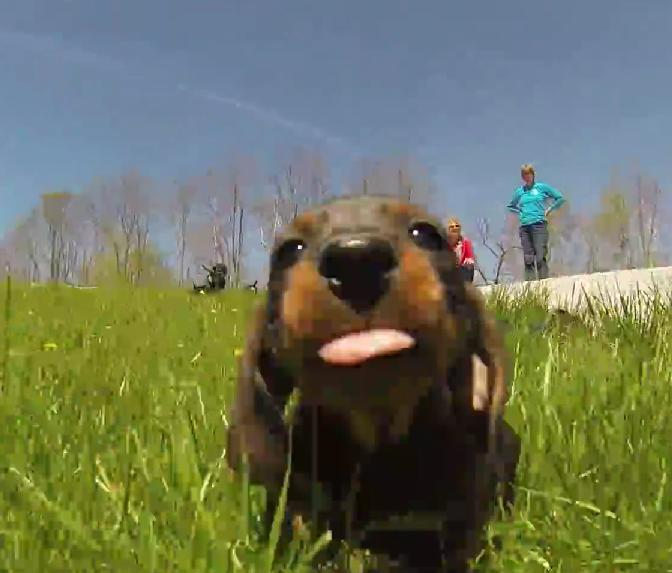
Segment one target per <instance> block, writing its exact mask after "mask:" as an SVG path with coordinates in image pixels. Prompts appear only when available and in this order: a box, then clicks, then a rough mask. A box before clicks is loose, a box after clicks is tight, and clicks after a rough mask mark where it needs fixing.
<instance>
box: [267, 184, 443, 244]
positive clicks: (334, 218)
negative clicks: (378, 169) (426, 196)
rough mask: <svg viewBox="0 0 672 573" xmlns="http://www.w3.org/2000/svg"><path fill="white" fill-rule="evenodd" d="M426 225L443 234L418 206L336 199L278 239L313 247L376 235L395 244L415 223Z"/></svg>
mask: <svg viewBox="0 0 672 573" xmlns="http://www.w3.org/2000/svg"><path fill="white" fill-rule="evenodd" d="M415 222H426V223H430V224H432V225H434V226H435V227H436V228H437V230H438V231H439V232H440V233H443V229H442V228H441V225H440V222H439V221H438V219H436V218H435V217H433V216H432V215H430V214H429V213H427V212H426V211H425V210H424V209H422V208H421V207H419V206H417V205H413V204H409V203H406V202H404V201H400V200H399V199H395V198H393V197H380V196H357V197H343V198H339V199H335V200H333V201H330V202H328V203H325V204H323V205H320V206H318V207H316V208H314V209H312V210H309V211H306V212H304V213H302V214H300V215H299V216H297V217H296V218H295V219H294V220H293V221H292V222H291V223H290V225H288V227H287V228H286V229H285V230H284V232H283V233H282V234H281V236H280V237H279V238H278V242H282V241H283V240H286V239H287V238H291V237H297V238H299V237H300V238H301V239H303V240H305V241H307V242H308V243H312V244H313V245H317V244H320V243H322V242H324V241H328V240H329V239H331V238H335V237H340V236H348V235H359V234H375V235H378V236H384V237H386V238H389V239H391V240H394V241H395V242H396V241H397V240H398V239H400V238H404V237H405V236H406V234H407V232H408V229H409V227H410V225H411V224H412V223H415Z"/></svg>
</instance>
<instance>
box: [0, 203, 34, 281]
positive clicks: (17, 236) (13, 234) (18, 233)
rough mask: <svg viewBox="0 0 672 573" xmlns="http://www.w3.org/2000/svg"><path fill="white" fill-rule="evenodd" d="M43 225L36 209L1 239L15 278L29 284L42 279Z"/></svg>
mask: <svg viewBox="0 0 672 573" xmlns="http://www.w3.org/2000/svg"><path fill="white" fill-rule="evenodd" d="M43 236H44V224H43V220H42V217H41V214H40V209H39V208H38V207H33V209H31V211H30V213H29V214H28V215H27V216H26V217H23V218H22V219H20V220H19V222H18V223H17V225H16V226H15V227H14V228H13V229H11V230H10V231H9V232H8V233H7V234H6V235H5V237H4V238H3V244H4V246H5V249H6V252H7V257H8V260H9V262H10V264H11V266H12V268H13V269H14V273H15V275H17V276H21V277H22V278H23V279H24V280H26V281H29V282H38V281H40V279H41V277H42V264H41V262H42V260H43V251H42V247H43V246H44V241H43Z"/></svg>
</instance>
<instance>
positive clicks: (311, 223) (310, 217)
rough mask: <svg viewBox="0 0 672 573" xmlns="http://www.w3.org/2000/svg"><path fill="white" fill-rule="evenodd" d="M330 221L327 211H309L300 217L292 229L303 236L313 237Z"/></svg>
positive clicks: (296, 219) (295, 220) (294, 222)
mask: <svg viewBox="0 0 672 573" xmlns="http://www.w3.org/2000/svg"><path fill="white" fill-rule="evenodd" d="M328 219H329V214H328V213H327V212H326V211H325V210H321V211H318V212H315V211H309V212H306V213H301V214H300V215H298V216H297V217H296V218H295V219H294V221H293V222H292V227H294V229H295V230H296V232H298V233H299V234H301V235H312V234H313V233H315V231H316V230H317V228H318V227H319V226H320V225H323V224H324V223H326V222H327V220H328Z"/></svg>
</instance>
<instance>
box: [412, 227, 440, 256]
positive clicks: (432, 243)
mask: <svg viewBox="0 0 672 573" xmlns="http://www.w3.org/2000/svg"><path fill="white" fill-rule="evenodd" d="M408 234H409V236H410V237H411V239H412V240H413V242H414V243H415V244H416V245H418V247H420V248H422V249H427V250H428V251H440V250H441V249H443V248H445V246H446V241H445V239H444V238H443V236H442V235H441V233H440V232H439V230H438V229H437V228H436V227H435V226H434V225H431V224H430V223H415V224H414V225H412V226H411V228H410V229H409V230H408Z"/></svg>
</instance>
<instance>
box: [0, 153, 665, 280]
mask: <svg viewBox="0 0 672 573" xmlns="http://www.w3.org/2000/svg"><path fill="white" fill-rule="evenodd" d="M343 191H346V192H349V193H362V194H367V193H372V194H373V193H376V194H378V193H383V194H393V195H397V196H399V197H401V198H403V199H404V200H408V201H417V202H421V203H427V202H429V201H432V200H434V199H435V200H436V202H437V203H440V199H441V197H440V196H439V195H438V194H437V193H436V186H435V184H434V183H433V181H432V179H431V177H430V175H429V171H428V170H427V169H426V168H425V167H424V166H423V165H422V164H420V163H418V162H416V161H414V160H412V159H411V158H408V157H386V158H382V159H364V160H361V161H360V162H358V163H357V164H356V165H355V166H354V168H353V171H352V174H351V176H350V177H349V178H348V179H347V181H346V182H345V184H344V186H343V188H340V189H334V188H333V182H332V178H331V175H330V169H329V165H328V162H327V160H326V159H325V157H324V156H323V155H321V154H320V153H319V152H316V151H312V150H306V149H298V150H295V151H293V152H291V153H289V154H288V155H287V157H286V158H285V159H284V160H282V161H281V162H280V163H279V165H278V167H277V169H275V170H274V172H273V173H271V174H270V175H268V174H265V173H263V170H262V169H260V167H259V165H258V164H257V163H256V162H255V160H254V159H252V158H245V157H239V158H235V159H233V160H231V161H230V162H229V163H228V164H225V165H223V166H222V167H221V168H212V169H208V170H206V171H205V172H204V173H202V174H197V175H195V176H193V177H189V178H185V179H183V180H174V181H170V182H162V181H156V180H153V179H151V178H149V177H146V176H144V175H143V174H142V173H140V172H139V171H138V170H130V171H128V172H126V173H124V174H121V175H119V176H117V177H112V178H107V179H97V180H94V181H91V182H90V183H89V184H88V185H86V186H85V187H84V188H83V189H81V190H77V191H74V190H63V189H61V190H53V191H48V192H45V193H43V194H42V196H41V198H40V201H39V204H37V205H36V206H35V207H34V208H33V209H32V210H31V211H30V212H29V213H27V214H26V215H25V216H23V217H22V218H21V219H20V220H19V221H18V222H17V223H16V225H15V226H14V227H13V228H11V229H10V230H9V231H7V232H6V233H5V235H4V237H3V238H2V241H1V242H0V262H1V263H2V268H3V269H4V272H7V269H11V272H12V275H13V276H15V277H16V278H19V279H21V280H24V281H29V282H48V281H51V282H67V283H71V284H78V285H98V284H110V283H115V282H123V283H129V284H132V285H151V284H179V285H183V284H185V283H188V282H190V281H191V280H194V277H195V275H196V274H197V273H198V269H200V268H201V265H203V264H205V265H209V264H212V263H221V262H223V263H225V264H226V265H227V267H228V268H229V275H230V277H231V281H232V283H233V285H240V284H242V283H243V282H244V281H246V280H251V277H249V276H248V269H247V267H246V261H247V260H248V257H249V255H250V253H251V252H252V251H253V250H255V249H262V250H266V251H267V250H268V249H269V247H270V245H271V244H272V242H273V240H274V238H275V235H276V234H277V232H278V231H279V230H280V229H281V228H282V227H283V226H284V225H285V224H286V223H287V222H288V221H289V220H290V219H291V218H292V217H294V216H295V215H296V214H297V213H298V212H300V211H302V210H303V209H305V208H307V207H309V206H310V205H312V204H315V203H319V202H321V201H323V200H325V199H327V198H328V197H330V196H332V195H337V194H340V193H341V192H343ZM567 195H568V198H569V201H568V204H567V205H566V206H565V207H563V209H561V210H560V211H559V212H557V213H556V214H554V215H553V216H552V219H551V221H550V228H551V239H550V246H549V261H550V264H551V270H552V273H553V274H555V275H562V274H575V273H583V272H586V273H591V272H598V271H606V270H613V269H621V268H635V267H650V266H659V265H664V264H668V262H669V258H668V253H667V252H666V249H665V244H666V239H665V237H664V236H663V235H662V234H661V222H662V221H663V220H666V219H665V208H666V205H665V198H666V196H665V194H664V193H663V190H662V188H661V187H660V185H659V184H658V182H657V181H656V180H655V179H654V178H651V177H648V176H645V175H642V174H639V173H635V174H634V175H632V174H631V175H627V176H620V175H617V176H614V177H612V180H611V181H610V182H609V183H608V184H607V185H606V186H605V188H604V189H603V190H602V192H601V196H600V203H599V206H598V208H597V209H596V210H595V211H594V212H592V213H588V214H583V213H574V212H573V211H572V208H571V199H572V194H571V192H568V193H567ZM502 212H503V213H504V210H502ZM502 221H503V223H501V224H498V223H493V222H491V221H490V220H488V219H485V218H483V219H479V220H477V221H475V222H474V224H473V225H471V229H470V231H471V234H472V239H473V240H474V244H475V247H476V249H477V251H479V250H480V255H481V256H480V257H479V264H478V269H477V270H478V273H479V275H480V278H481V280H483V281H484V282H489V283H499V282H506V281H510V280H518V279H520V278H521V271H522V255H521V253H520V248H519V239H518V231H517V222H516V221H515V220H514V219H512V218H510V217H508V218H507V217H506V216H505V215H504V214H503V215H502ZM468 227H469V226H468Z"/></svg>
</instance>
